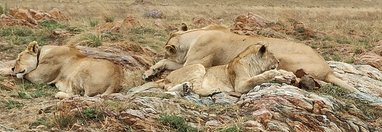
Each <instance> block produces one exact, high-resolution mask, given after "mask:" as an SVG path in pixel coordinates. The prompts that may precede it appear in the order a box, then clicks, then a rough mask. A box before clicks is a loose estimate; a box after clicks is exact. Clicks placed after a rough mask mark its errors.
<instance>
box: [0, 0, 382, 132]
mask: <svg viewBox="0 0 382 132" xmlns="http://www.w3.org/2000/svg"><path fill="white" fill-rule="evenodd" d="M14 7H22V8H26V9H38V10H50V9H52V8H53V7H55V8H58V9H60V10H61V11H63V13H64V14H66V15H67V16H69V18H70V19H69V20H64V21H58V22H55V21H54V22H52V21H43V22H40V23H39V26H38V27H36V28H30V27H26V26H3V25H0V61H7V60H12V59H15V58H16V55H17V53H18V52H20V51H21V50H23V49H24V47H25V46H26V44H27V43H28V42H30V41H32V40H37V41H39V42H40V43H41V44H42V45H45V44H55V45H62V44H65V43H81V44H82V45H87V46H91V47H98V46H101V45H104V44H110V43H118V42H129V43H134V44H139V45H141V46H144V47H145V46H148V47H151V48H152V49H154V50H155V51H157V52H158V53H161V51H162V50H163V49H162V46H163V45H164V43H165V42H166V40H167V38H168V34H169V33H170V31H171V30H173V29H174V28H175V27H178V26H179V25H180V24H181V23H182V22H184V23H187V24H189V25H190V28H196V27H203V26H205V25H207V24H208V23H209V22H204V21H203V22H201V23H195V22H194V18H203V19H205V20H209V21H213V22H216V23H222V24H225V25H228V26H232V25H233V20H234V19H235V18H236V17H237V16H238V15H246V14H247V13H249V12H252V13H254V14H257V15H260V16H262V17H264V18H265V19H267V20H270V21H272V22H275V23H277V22H284V21H287V20H290V19H292V20H296V21H299V22H302V23H304V25H305V27H307V28H309V29H312V30H314V31H317V32H320V33H322V34H323V36H321V37H319V38H314V39H303V40H298V39H297V40H296V41H302V42H303V43H306V44H308V45H310V46H311V47H313V48H315V49H317V50H318V51H319V52H320V53H321V54H322V55H323V56H324V57H325V59H326V60H336V61H344V62H348V63H355V58H356V57H357V55H359V54H361V53H363V52H367V51H370V50H371V49H372V48H373V47H374V46H375V45H377V43H378V41H380V40H382V8H381V7H382V1H381V0H335V1H334V0H241V1H232V0H208V1H206V0H194V1H189V0H175V1H173V0H2V1H1V2H0V14H1V13H5V14H7V13H9V9H10V8H14ZM127 16H129V17H133V18H134V20H136V21H138V22H139V23H138V24H137V25H138V26H132V27H128V28H121V30H120V31H119V32H108V33H99V32H97V30H100V28H102V26H100V25H103V24H105V23H106V22H117V21H121V20H123V19H125V18H126V17H127ZM57 29H64V30H66V31H68V32H69V33H70V34H71V35H67V36H52V35H51V34H52V32H53V31H55V30H57ZM379 43H381V42H379ZM140 73H141V72H137V73H131V75H132V76H136V79H140ZM4 80H6V81H8V82H9V83H7V84H9V85H11V86H14V87H16V88H17V89H16V90H13V91H7V90H5V88H3V87H5V86H3V84H4V83H2V84H0V88H1V89H0V97H1V99H0V111H1V112H0V113H1V114H0V125H1V124H6V125H7V126H10V127H13V128H15V129H28V128H35V127H36V126H38V125H46V126H53V127H58V128H65V127H67V126H68V125H70V124H73V122H72V120H74V119H58V118H64V117H57V116H55V118H53V119H50V118H49V119H48V118H47V117H48V116H45V115H44V114H39V115H37V116H36V115H35V113H36V111H39V110H40V108H45V107H47V106H50V105H51V104H54V103H56V102H57V100H55V99H53V97H52V93H54V92H55V89H54V88H53V90H48V88H49V89H52V88H51V87H49V86H46V85H33V84H30V83H28V82H24V81H18V80H16V79H14V78H12V77H2V76H0V81H2V82H4ZM141 83H142V80H128V81H126V88H125V89H124V91H126V89H128V88H130V87H132V86H136V85H140V84H141ZM52 102H53V103H52ZM109 108H110V107H109ZM21 115H22V116H21ZM76 117H79V118H80V119H79V120H81V121H89V122H96V121H98V120H104V119H103V118H104V115H102V114H100V113H99V111H98V109H94V108H88V109H85V110H83V111H82V113H81V112H80V113H79V115H70V118H76ZM65 118H66V117H65ZM113 119H114V118H113ZM106 120H112V119H110V118H108V119H106ZM168 120H170V121H168ZM183 120H184V119H179V118H177V117H173V116H171V115H169V116H166V115H163V116H161V118H160V121H162V122H164V124H166V123H167V124H170V125H171V124H174V126H175V129H178V130H179V129H182V130H183V129H188V128H183V127H184V126H177V125H179V124H182V123H184V121H183ZM174 122H175V123H174ZM89 124H92V123H89ZM129 129H131V128H126V129H124V130H129ZM166 129H167V128H166ZM222 131H238V128H237V127H236V126H235V125H234V124H233V125H232V126H228V127H227V128H225V129H224V130H222Z"/></svg>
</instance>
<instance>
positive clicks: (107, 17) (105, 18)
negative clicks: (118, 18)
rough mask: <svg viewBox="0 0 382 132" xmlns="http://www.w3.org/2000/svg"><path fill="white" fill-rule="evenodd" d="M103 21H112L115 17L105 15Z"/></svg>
mask: <svg viewBox="0 0 382 132" xmlns="http://www.w3.org/2000/svg"><path fill="white" fill-rule="evenodd" d="M103 19H104V20H105V22H114V19H115V17H114V16H105V17H104V18H103Z"/></svg>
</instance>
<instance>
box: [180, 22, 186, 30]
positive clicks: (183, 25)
mask: <svg viewBox="0 0 382 132" xmlns="http://www.w3.org/2000/svg"><path fill="white" fill-rule="evenodd" d="M180 30H181V31H187V30H188V27H187V25H186V24H185V23H182V27H180Z"/></svg>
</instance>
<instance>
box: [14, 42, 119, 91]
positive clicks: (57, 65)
mask: <svg viewBox="0 0 382 132" xmlns="http://www.w3.org/2000/svg"><path fill="white" fill-rule="evenodd" d="M12 71H13V72H14V74H16V76H17V78H25V79H27V80H29V81H31V82H32V83H48V84H55V86H56V87H57V88H58V89H59V90H60V91H61V92H58V93H57V94H56V95H55V97H56V98H60V99H62V98H68V97H71V96H72V95H74V94H83V95H84V96H94V95H97V94H102V95H108V94H110V93H113V92H118V91H120V89H121V81H122V80H121V79H122V72H123V71H122V70H121V67H120V66H118V65H116V64H114V63H112V62H110V61H107V60H103V59H93V58H90V57H87V56H85V55H83V54H81V53H80V52H79V50H78V49H76V48H75V47H72V46H43V47H41V48H39V46H38V44H37V42H36V41H33V42H31V43H29V45H28V46H27V48H26V49H25V50H24V51H23V52H21V53H20V54H19V55H18V57H17V60H16V63H15V66H14V67H13V68H12Z"/></svg>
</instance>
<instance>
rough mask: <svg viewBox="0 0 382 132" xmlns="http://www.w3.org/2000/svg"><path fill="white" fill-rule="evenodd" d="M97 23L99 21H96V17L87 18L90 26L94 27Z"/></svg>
mask: <svg viewBox="0 0 382 132" xmlns="http://www.w3.org/2000/svg"><path fill="white" fill-rule="evenodd" d="M98 23H99V21H98V20H97V19H89V25H90V26H91V27H95V26H97V25H98Z"/></svg>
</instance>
